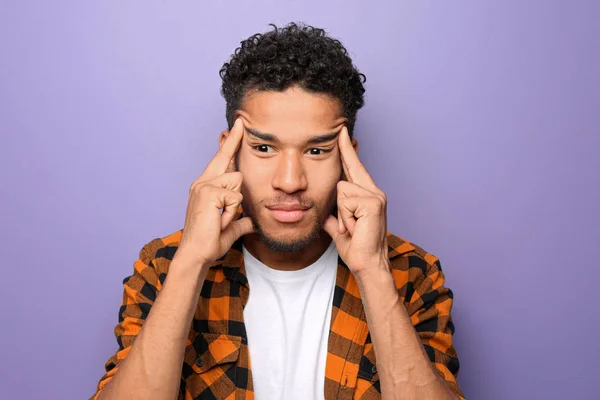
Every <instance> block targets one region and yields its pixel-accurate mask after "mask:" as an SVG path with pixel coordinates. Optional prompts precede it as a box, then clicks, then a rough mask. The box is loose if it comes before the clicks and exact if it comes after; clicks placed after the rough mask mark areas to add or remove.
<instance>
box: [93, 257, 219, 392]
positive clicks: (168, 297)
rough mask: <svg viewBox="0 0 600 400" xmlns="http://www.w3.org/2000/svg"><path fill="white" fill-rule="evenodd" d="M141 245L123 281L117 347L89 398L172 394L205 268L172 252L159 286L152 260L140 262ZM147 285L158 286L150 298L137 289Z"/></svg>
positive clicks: (176, 386)
mask: <svg viewBox="0 0 600 400" xmlns="http://www.w3.org/2000/svg"><path fill="white" fill-rule="evenodd" d="M144 251H145V249H144V250H142V253H141V254H140V259H139V260H137V261H136V262H135V264H134V269H135V271H134V274H133V276H132V277H130V278H129V279H128V280H127V281H126V283H125V289H124V297H123V304H122V307H121V314H120V317H119V320H120V322H119V324H118V325H117V327H116V328H115V334H116V336H117V341H118V342H119V345H120V350H119V351H118V352H117V354H115V356H113V357H112V358H111V360H109V362H108V363H107V374H106V375H105V376H104V377H103V378H102V380H101V381H100V383H99V385H98V390H97V392H96V394H95V395H94V396H93V399H94V400H110V399H150V400H151V399H157V400H159V399H160V400H164V399H176V398H177V395H178V392H179V384H180V380H181V368H182V364H183V355H184V351H185V345H186V341H187V337H188V333H189V329H190V324H191V320H192V317H193V315H194V311H195V309H196V306H197V304H198V298H199V295H200V289H201V287H202V284H203V282H204V278H205V276H206V271H207V268H203V267H201V266H197V265H195V264H194V263H191V262H189V261H187V260H184V259H178V257H177V256H176V257H175V258H174V259H173V261H172V262H171V265H170V267H169V273H168V276H167V278H166V279H165V282H164V286H163V287H162V288H160V282H159V280H158V275H159V274H158V273H157V271H156V269H155V268H154V267H153V266H152V263H151V262H149V261H146V262H144V261H145V260H144V259H146V260H149V259H150V257H149V255H147V254H143V253H144ZM149 287H152V288H153V289H151V291H154V293H156V291H157V289H159V288H160V290H159V291H158V295H157V296H156V301H154V302H153V301H152V300H153V299H152V297H153V296H152V295H150V294H149V293H148V291H147V290H146V289H142V288H149ZM148 297H150V298H148ZM148 308H150V311H149V312H148ZM146 314H147V317H146V318H144V316H145V315H146Z"/></svg>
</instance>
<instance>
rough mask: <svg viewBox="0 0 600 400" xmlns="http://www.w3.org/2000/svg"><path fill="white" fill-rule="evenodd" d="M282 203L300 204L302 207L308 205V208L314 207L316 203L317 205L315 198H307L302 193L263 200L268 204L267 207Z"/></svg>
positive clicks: (265, 204)
mask: <svg viewBox="0 0 600 400" xmlns="http://www.w3.org/2000/svg"><path fill="white" fill-rule="evenodd" d="M282 203H283V204H299V205H301V206H302V207H306V208H311V207H314V205H315V202H314V200H311V199H307V198H306V197H303V196H302V195H300V194H298V195H282V196H277V197H275V198H273V199H269V200H265V201H264V202H263V204H264V206H266V207H273V206H276V205H278V204H282Z"/></svg>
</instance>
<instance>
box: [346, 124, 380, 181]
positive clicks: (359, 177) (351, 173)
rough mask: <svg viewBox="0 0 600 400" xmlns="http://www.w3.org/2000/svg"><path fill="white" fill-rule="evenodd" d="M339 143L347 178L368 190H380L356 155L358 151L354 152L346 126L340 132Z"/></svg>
mask: <svg viewBox="0 0 600 400" xmlns="http://www.w3.org/2000/svg"><path fill="white" fill-rule="evenodd" d="M338 141H339V146H340V154H341V157H342V164H343V165H344V166H345V170H346V176H347V177H348V179H349V181H350V182H353V183H356V184H357V185H359V186H362V187H363V188H365V189H367V190H378V189H377V185H375V182H374V181H373V178H371V175H369V173H368V172H367V169H366V168H365V166H364V165H363V164H362V163H361V162H360V160H359V159H358V155H357V154H356V151H354V147H352V141H351V140H350V135H349V134H348V128H346V127H345V126H344V127H343V128H342V131H341V132H340V136H339V139H338Z"/></svg>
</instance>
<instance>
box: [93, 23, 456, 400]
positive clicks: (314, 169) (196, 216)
mask: <svg viewBox="0 0 600 400" xmlns="http://www.w3.org/2000/svg"><path fill="white" fill-rule="evenodd" d="M221 77H222V79H223V87H222V93H223V95H224V97H225V100H226V103H227V109H226V117H227V121H228V125H229V127H230V129H229V130H226V131H224V132H222V134H221V136H220V149H219V151H218V153H217V154H216V155H215V157H214V158H213V159H212V160H211V161H210V163H209V164H208V166H207V167H206V169H205V171H204V172H203V174H202V175H201V176H200V177H199V178H198V179H197V180H196V181H195V182H194V183H193V184H192V186H191V189H190V192H189V202H188V207H187V215H186V221H185V224H184V227H183V229H182V230H180V231H178V232H176V233H173V234H171V235H169V236H166V237H164V238H162V239H156V240H154V241H151V242H150V243H148V244H147V245H146V246H144V248H143V249H142V251H141V253H140V257H139V259H138V260H137V261H136V262H135V264H134V273H133V275H132V276H130V277H128V278H126V279H125V281H124V296H123V304H122V307H121V310H120V314H119V324H118V325H117V326H116V328H115V334H116V337H117V341H118V343H119V351H118V352H117V353H116V354H115V355H114V356H113V357H111V358H110V359H109V360H108V362H107V363H106V370H107V373H106V375H105V376H104V377H103V378H102V379H101V381H100V383H99V385H98V390H97V392H96V394H95V395H94V396H93V399H101V400H109V399H160V400H164V399H176V398H179V399H238V398H239V399H244V398H246V399H251V398H254V397H256V398H257V399H259V400H262V399H313V398H314V399H318V398H321V399H322V398H325V399H375V398H384V399H436V400H437V399H457V398H463V397H462V394H461V392H460V390H459V388H458V386H457V383H456V375H457V373H458V368H459V363H458V359H457V355H456V352H455V350H454V347H453V345H452V334H453V331H454V327H453V325H452V320H451V316H450V310H451V307H452V292H451V291H450V290H449V289H447V288H445V287H444V275H443V273H442V272H441V268H440V263H439V261H438V259H437V258H436V257H435V256H433V255H431V254H428V253H427V252H425V251H424V250H423V249H421V248H419V247H417V246H416V245H413V244H411V243H410V242H408V241H405V240H403V239H400V238H399V237H396V236H394V235H392V234H390V233H388V232H387V230H386V206H387V204H386V196H385V194H384V193H383V192H382V191H381V189H379V188H378V187H377V186H376V184H375V183H374V182H373V179H372V178H371V176H370V175H369V174H368V172H367V171H366V170H365V168H364V166H363V165H362V164H361V163H360V161H359V159H358V157H357V153H356V149H357V141H356V140H355V139H352V136H353V130H354V124H355V121H356V113H357V111H358V110H359V109H360V108H361V107H362V105H363V93H364V88H363V85H362V83H363V81H364V75H362V74H360V73H359V72H358V71H357V70H356V68H355V67H354V66H353V65H352V60H351V59H350V58H349V57H348V55H347V53H346V50H345V49H344V47H343V46H342V44H341V43H340V42H339V41H337V40H333V39H331V38H329V37H328V36H326V35H325V33H324V31H323V30H321V29H316V28H312V27H310V26H304V25H296V24H289V25H288V26H286V27H284V28H282V29H277V28H275V30H274V31H271V32H268V33H266V34H263V35H254V36H252V37H250V38H249V39H248V40H246V41H243V42H242V43H241V47H240V48H239V49H237V50H236V52H235V54H234V55H233V56H232V59H231V60H230V61H229V62H228V63H225V65H224V66H223V68H222V69H221Z"/></svg>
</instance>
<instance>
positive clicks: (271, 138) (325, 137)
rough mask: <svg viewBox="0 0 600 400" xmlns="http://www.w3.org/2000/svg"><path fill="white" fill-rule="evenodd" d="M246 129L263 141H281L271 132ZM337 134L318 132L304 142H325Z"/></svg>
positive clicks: (337, 133)
mask: <svg viewBox="0 0 600 400" xmlns="http://www.w3.org/2000/svg"><path fill="white" fill-rule="evenodd" d="M246 131H248V133H249V134H250V135H252V136H254V137H255V138H257V139H260V140H264V141H265V142H274V143H280V142H281V141H280V140H279V138H278V137H277V136H275V135H273V134H272V133H265V132H260V131H257V130H256V129H252V128H246ZM338 135H339V132H331V133H323V134H319V135H316V136H312V137H311V138H310V139H308V140H307V141H306V143H307V144H320V143H325V142H329V141H330V140H333V139H335V138H337V137H338Z"/></svg>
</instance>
